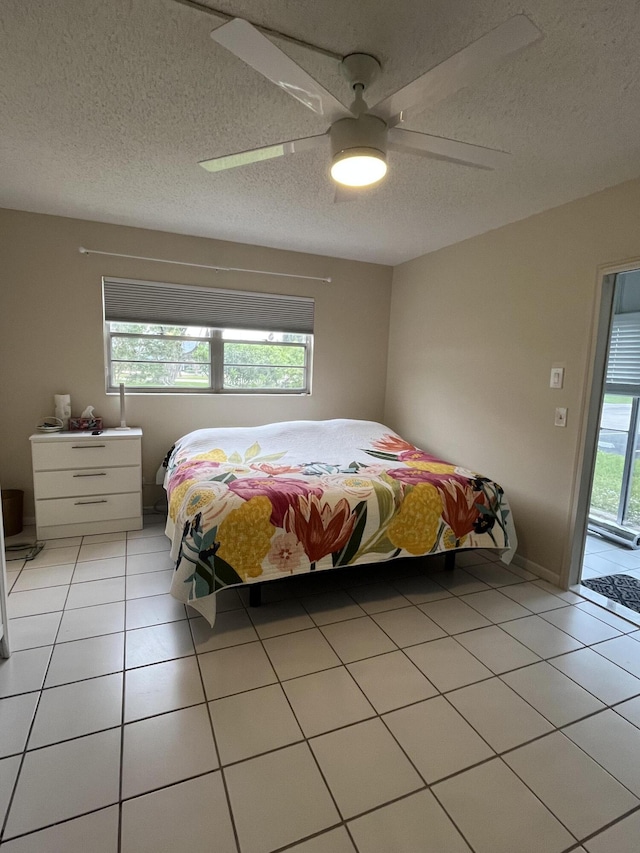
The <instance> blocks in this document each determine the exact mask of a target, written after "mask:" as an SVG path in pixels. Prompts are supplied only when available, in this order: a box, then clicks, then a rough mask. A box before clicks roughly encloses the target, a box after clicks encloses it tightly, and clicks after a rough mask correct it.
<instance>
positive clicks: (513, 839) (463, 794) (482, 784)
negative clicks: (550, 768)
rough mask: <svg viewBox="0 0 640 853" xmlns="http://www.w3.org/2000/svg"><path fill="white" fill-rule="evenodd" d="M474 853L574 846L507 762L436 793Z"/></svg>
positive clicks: (533, 852)
mask: <svg viewBox="0 0 640 853" xmlns="http://www.w3.org/2000/svg"><path fill="white" fill-rule="evenodd" d="M433 793H434V794H435V795H436V797H437V798H438V800H439V801H440V803H441V804H442V805H443V806H444V808H445V809H446V810H447V813H448V814H449V816H450V817H451V819H452V820H453V821H454V822H455V824H456V826H457V827H458V829H459V830H460V832H462V834H463V835H464V837H465V838H466V839H467V840H468V841H469V843H470V844H471V846H472V848H473V850H474V853H515V851H517V853H542V851H544V853H561V851H563V850H566V849H567V848H569V847H570V846H571V844H572V843H573V842H574V841H575V839H574V838H573V836H571V835H570V834H569V833H568V832H567V830H566V829H565V828H564V827H563V826H562V824H561V823H560V822H559V821H558V820H557V819H556V818H555V817H554V816H553V815H552V814H551V812H549V811H548V809H546V808H545V806H544V805H543V804H542V803H541V802H540V800H539V799H538V798H537V797H536V796H534V794H532V792H531V791H530V790H529V789H528V788H527V787H526V786H525V785H524V784H523V783H522V782H521V781H520V779H518V777H517V776H516V775H515V773H513V772H512V771H511V770H510V769H509V768H508V767H506V766H505V765H504V764H503V762H502V760H501V759H499V758H496V759H495V760H494V761H489V762H487V763H485V764H481V765H480V766H479V767H473V768H471V769H470V770H465V772H464V773H460V774H459V775H457V776H454V777H452V778H451V779H446V780H445V781H444V782H440V783H439V784H437V785H435V786H434V788H433Z"/></svg>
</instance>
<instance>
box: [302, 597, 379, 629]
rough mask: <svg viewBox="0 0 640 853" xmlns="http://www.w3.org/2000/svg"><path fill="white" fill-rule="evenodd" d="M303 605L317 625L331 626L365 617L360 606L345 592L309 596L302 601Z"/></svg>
mask: <svg viewBox="0 0 640 853" xmlns="http://www.w3.org/2000/svg"><path fill="white" fill-rule="evenodd" d="M302 604H303V605H304V608H305V610H306V611H307V612H308V613H309V614H310V616H311V618H312V619H313V621H314V622H315V624H316V625H329V624H330V623H331V622H343V621H344V620H345V619H354V618H355V617H357V616H364V615H365V613H364V610H363V609H362V608H361V607H360V605H359V604H356V603H355V601H354V600H353V598H351V596H350V595H349V594H348V593H346V592H344V591H343V590H336V591H335V592H325V593H321V594H320V595H309V596H307V597H306V598H303V599H302Z"/></svg>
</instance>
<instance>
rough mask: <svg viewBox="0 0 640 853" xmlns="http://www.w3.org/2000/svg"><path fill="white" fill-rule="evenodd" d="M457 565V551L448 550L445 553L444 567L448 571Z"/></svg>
mask: <svg viewBox="0 0 640 853" xmlns="http://www.w3.org/2000/svg"><path fill="white" fill-rule="evenodd" d="M455 567H456V552H455V551H447V553H446V554H445V555H444V568H445V571H447V572H452V571H453V570H454V569H455Z"/></svg>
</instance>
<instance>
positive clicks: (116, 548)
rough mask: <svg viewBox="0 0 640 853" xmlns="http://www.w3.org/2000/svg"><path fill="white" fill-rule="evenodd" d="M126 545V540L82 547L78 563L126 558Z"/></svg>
mask: <svg viewBox="0 0 640 853" xmlns="http://www.w3.org/2000/svg"><path fill="white" fill-rule="evenodd" d="M126 545H127V543H126V541H125V540H124V539H120V540H118V541H116V542H98V543H97V544H94V545H82V546H81V547H80V553H79V554H78V562H79V563H84V562H87V561H88V560H107V559H109V558H110V557H124V555H125V553H126Z"/></svg>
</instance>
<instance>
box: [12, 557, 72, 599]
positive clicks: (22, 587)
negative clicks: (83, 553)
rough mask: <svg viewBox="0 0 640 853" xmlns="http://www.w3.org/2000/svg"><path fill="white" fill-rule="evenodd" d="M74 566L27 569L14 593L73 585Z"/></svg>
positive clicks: (17, 583) (21, 573)
mask: <svg viewBox="0 0 640 853" xmlns="http://www.w3.org/2000/svg"><path fill="white" fill-rule="evenodd" d="M73 569H74V564H73V563H70V564H69V565H62V566H47V567H46V568H44V569H29V571H27V570H26V569H25V570H24V571H23V572H20V577H19V578H18V580H17V581H16V584H15V586H14V587H13V591H14V592H25V591H26V590H29V589H44V588H45V587H51V586H66V585H67V584H69V583H71V576H72V575H73Z"/></svg>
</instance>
